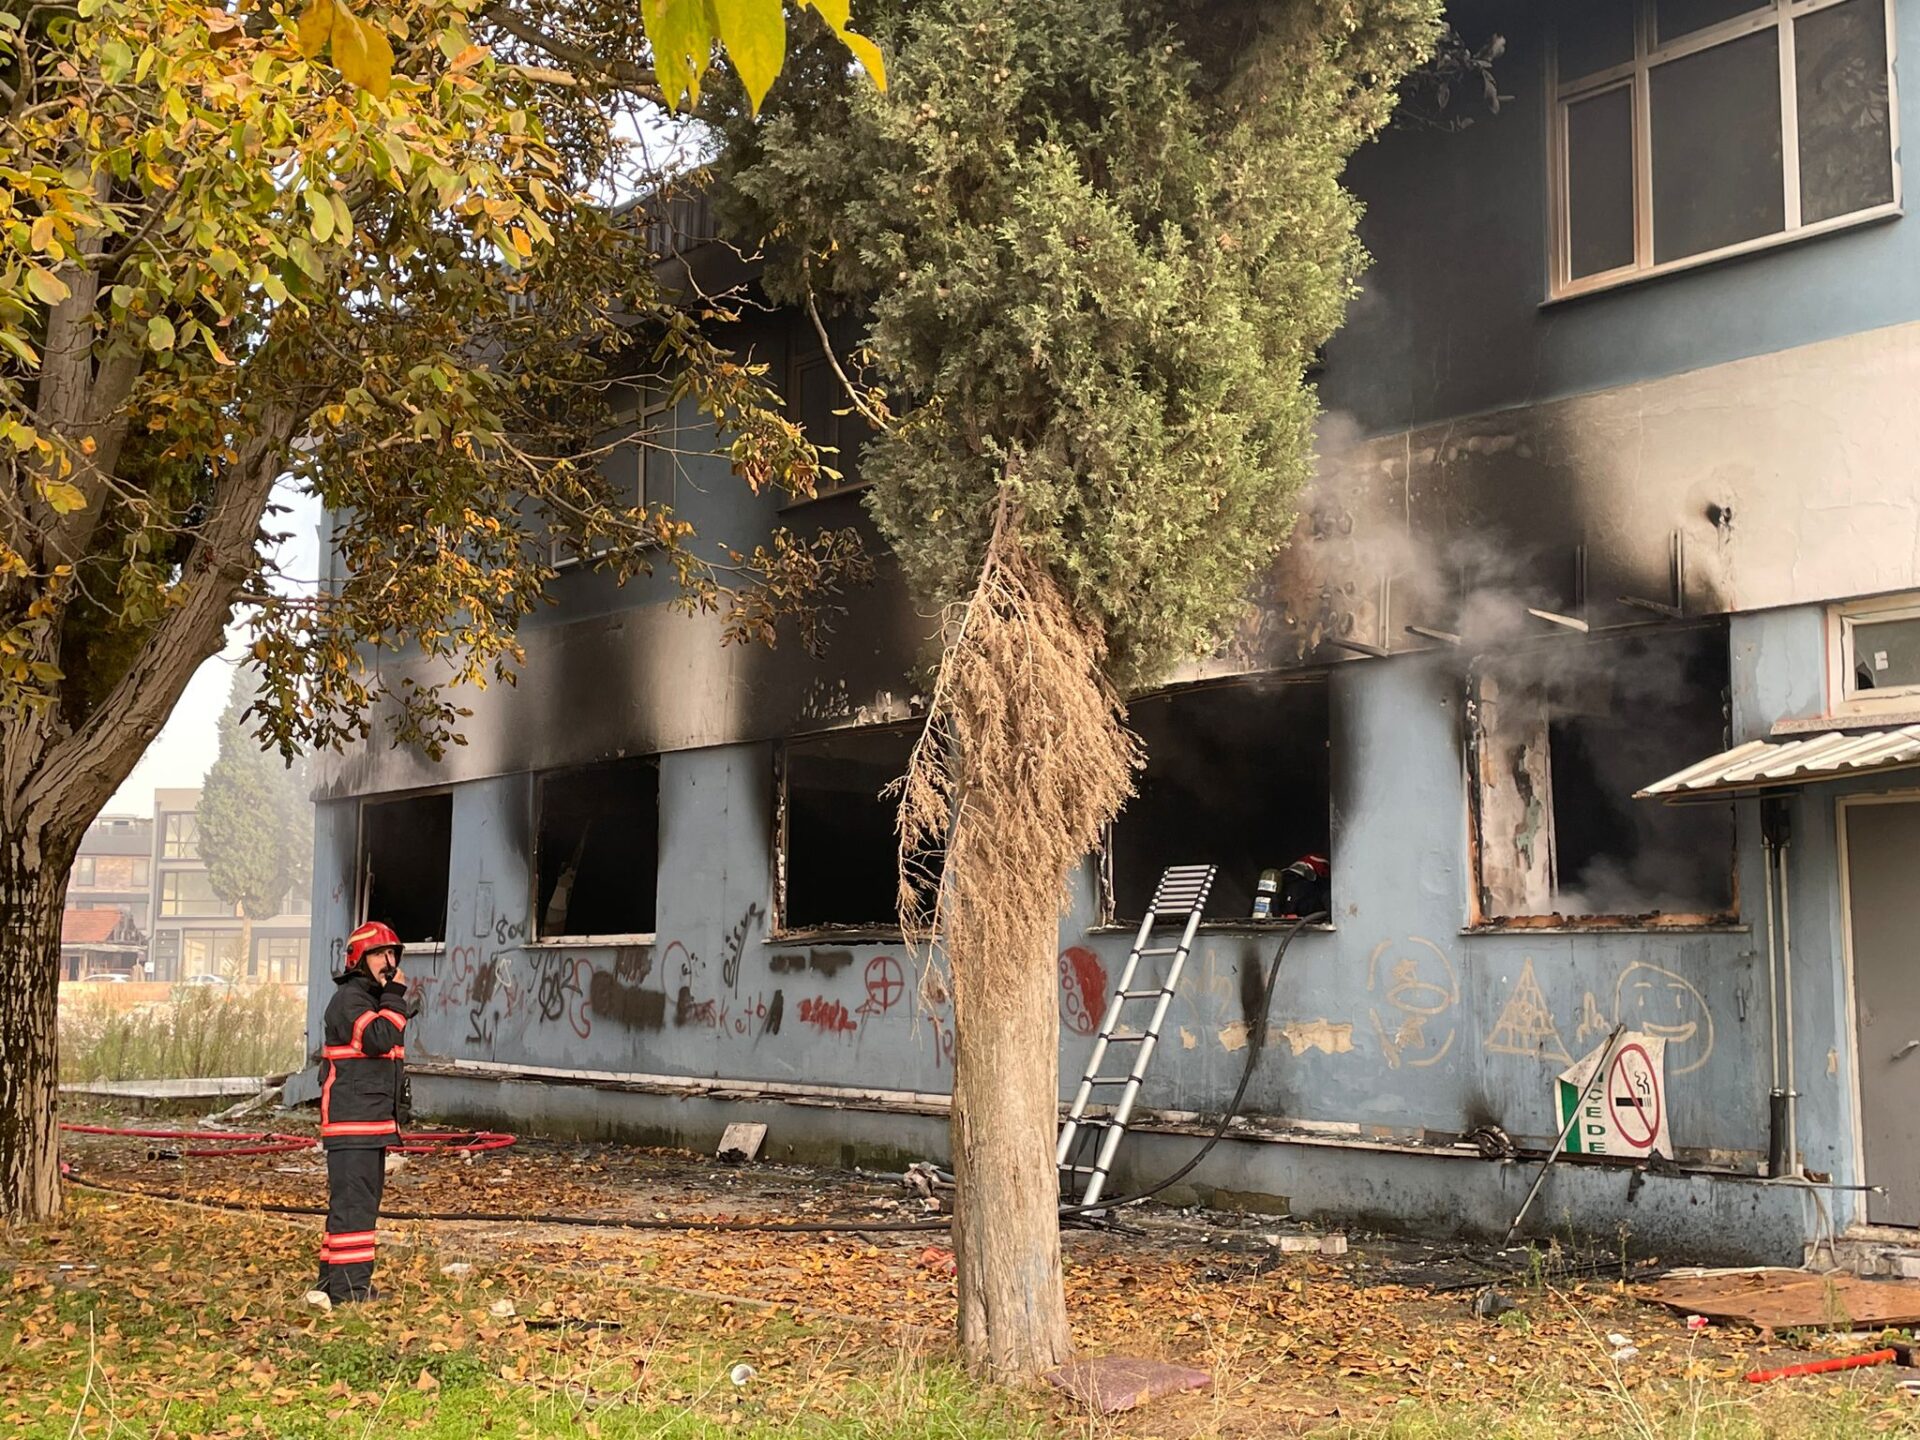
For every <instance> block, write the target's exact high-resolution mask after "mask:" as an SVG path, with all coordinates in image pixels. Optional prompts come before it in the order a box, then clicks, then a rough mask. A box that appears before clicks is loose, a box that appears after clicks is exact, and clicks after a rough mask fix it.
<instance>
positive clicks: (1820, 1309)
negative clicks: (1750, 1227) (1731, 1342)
mask: <svg viewBox="0 0 1920 1440" xmlns="http://www.w3.org/2000/svg"><path fill="white" fill-rule="evenodd" d="M1646 1294H1647V1298H1648V1299H1649V1300H1652V1301H1653V1302H1654V1303H1655V1304H1658V1305H1665V1306H1667V1307H1668V1308H1669V1309H1672V1310H1678V1311H1679V1312H1680V1313H1681V1314H1683V1315H1703V1316H1705V1317H1706V1318H1707V1319H1708V1320H1712V1321H1720V1322H1723V1323H1735V1324H1740V1325H1750V1326H1752V1327H1753V1328H1754V1329H1756V1330H1759V1331H1760V1332H1761V1333H1762V1334H1771V1333H1772V1332H1774V1331H1777V1330H1881V1329H1885V1328H1888V1327H1899V1326H1906V1325H1914V1324H1920V1284H1915V1283H1913V1282H1911V1281H1905V1280H1862V1279H1860V1278H1858V1277H1857V1276H1853V1275H1815V1274H1810V1273H1809V1272H1807V1271H1805V1270H1786V1269H1778V1270H1743V1271H1738V1272H1731V1273H1729V1272H1719V1273H1713V1272H1709V1273H1706V1274H1699V1275H1673V1276H1669V1277H1668V1278H1666V1279H1664V1280H1662V1281H1661V1282H1660V1283H1659V1284H1657V1285H1655V1286H1653V1287H1652V1288H1651V1289H1649V1290H1648V1291H1647V1292H1646Z"/></svg>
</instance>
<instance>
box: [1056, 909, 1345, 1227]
mask: <svg viewBox="0 0 1920 1440" xmlns="http://www.w3.org/2000/svg"><path fill="white" fill-rule="evenodd" d="M1326 918H1327V912H1326V911H1324V910H1322V911H1319V912H1317V913H1315V914H1312V915H1302V916H1301V917H1300V918H1299V919H1297V920H1295V921H1294V922H1293V924H1292V925H1291V926H1289V927H1288V928H1287V933H1286V934H1284V935H1282V936H1281V937H1280V945H1279V948H1277V949H1276V950H1275V951H1274V952H1273V963H1272V964H1271V965H1269V966H1268V967H1267V983H1266V986H1265V988H1264V989H1262V990H1261V992H1260V1008H1259V1010H1258V1011H1256V1012H1255V1014H1254V1017H1253V1021H1252V1023H1251V1024H1250V1025H1249V1027H1248V1029H1247V1059H1246V1063H1245V1064H1244V1065H1242V1066H1241V1067H1240V1083H1239V1084H1238V1085H1237V1086H1235V1087H1234V1091H1233V1099H1231V1100H1229V1101H1228V1102H1227V1108H1226V1110H1225V1112H1224V1113H1223V1114H1222V1115H1221V1116H1220V1123H1219V1125H1218V1126H1216V1127H1215V1128H1214V1132H1213V1134H1211V1135H1209V1136H1208V1137H1207V1140H1206V1143H1205V1144H1204V1145H1202V1146H1201V1147H1200V1148H1199V1149H1198V1150H1196V1151H1195V1152H1194V1154H1193V1158H1192V1159H1190V1160H1188V1161H1187V1163H1186V1164H1184V1165H1182V1166H1181V1167H1180V1168H1179V1169H1178V1170H1176V1171H1174V1172H1173V1174H1171V1175H1169V1176H1167V1178H1166V1179H1164V1180H1162V1181H1161V1182H1160V1183H1159V1184H1157V1185H1153V1186H1150V1187H1149V1188H1147V1189H1145V1190H1141V1191H1138V1192H1136V1193H1135V1194H1132V1195H1123V1196H1121V1197H1120V1198H1118V1199H1116V1200H1107V1199H1104V1198H1103V1199H1101V1200H1098V1201H1096V1202H1095V1203H1094V1204H1092V1205H1072V1206H1067V1205H1063V1206H1061V1207H1060V1215H1061V1217H1062V1218H1063V1219H1068V1218H1071V1217H1073V1216H1076V1215H1091V1214H1095V1213H1097V1212H1099V1211H1102V1210H1111V1209H1116V1208H1118V1207H1119V1206H1122V1205H1137V1204H1139V1203H1140V1202H1141V1201H1142V1200H1147V1199H1151V1198H1152V1197H1153V1196H1155V1195H1158V1194H1159V1193H1160V1192H1161V1191H1163V1190H1166V1189H1168V1188H1170V1187H1171V1186H1173V1185H1175V1184H1177V1183H1179V1182H1180V1181H1181V1180H1184V1179H1185V1178H1186V1177H1187V1176H1188V1175H1191V1174H1192V1173H1193V1170H1194V1167H1195V1166H1197V1165H1198V1164H1199V1163H1200V1162H1201V1161H1202V1160H1204V1159H1206V1158H1207V1155H1208V1153H1209V1152H1211V1151H1212V1149H1213V1147H1214V1146H1216V1145H1218V1144H1219V1143H1220V1142H1221V1141H1222V1140H1224V1139H1225V1138H1226V1135H1227V1131H1228V1129H1229V1128H1230V1127H1231V1126H1232V1125H1233V1122H1234V1121H1235V1120H1237V1119H1239V1118H1240V1102H1241V1101H1242V1100H1244V1099H1245V1098H1246V1095H1247V1086H1248V1085H1249V1084H1250V1083H1251V1082H1252V1080H1253V1069H1254V1066H1255V1065H1257V1064H1258V1063H1259V1061H1260V1052H1261V1051H1262V1050H1263V1049H1264V1048H1266V1043H1267V1020H1268V1015H1269V1012H1270V1011H1271V1010H1272V1009H1273V987H1274V986H1275V985H1276V984H1278V983H1279V980H1280V962H1281V961H1283V960H1285V959H1286V958H1287V947H1288V946H1289V945H1291V944H1292V943H1293V937H1294V936H1296V935H1298V934H1299V933H1300V932H1301V930H1303V929H1304V928H1306V927H1307V926H1308V925H1311V924H1313V923H1315V922H1316V921H1320V920H1325V919H1326Z"/></svg>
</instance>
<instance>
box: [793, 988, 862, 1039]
mask: <svg viewBox="0 0 1920 1440" xmlns="http://www.w3.org/2000/svg"><path fill="white" fill-rule="evenodd" d="M800 1023H801V1024H802V1025H811V1026H813V1028H814V1029H816V1030H823V1031H825V1032H826V1033H827V1034H829V1035H847V1034H851V1033H852V1032H853V1031H855V1030H858V1029H859V1028H860V1022H859V1021H858V1020H855V1019H854V1018H853V1016H851V1015H849V1014H848V1013H847V1007H846V1006H845V1005H843V1004H842V1003H841V1002H840V1001H838V1000H828V999H825V998H823V997H821V996H815V997H814V998H813V999H811V1000H802V1001H801V1002H800Z"/></svg>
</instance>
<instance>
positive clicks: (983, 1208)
mask: <svg viewBox="0 0 1920 1440" xmlns="http://www.w3.org/2000/svg"><path fill="white" fill-rule="evenodd" d="M950 620H951V625H950V632H949V634H948V636H947V644H946V647H945V650H944V653H943V657H942V660H941V666H940V673H939V678H938V680H937V682H936V684H935V686H934V692H933V700H932V706H931V710H930V713H929V715H928V719H927V726H926V729H925V731H924V732H923V734H922V736H921V739H920V741H919V743H918V744H917V745H916V746H915V747H914V751H913V755H912V758H911V761H910V763H909V766H908V769H907V773H906V775H905V777H904V778H903V779H902V781H901V782H900V796H901V803H900V822H899V823H900V837H901V845H900V853H901V856H902V860H901V872H900V912H901V922H902V926H903V929H904V930H905V931H906V934H907V938H908V940H909V942H910V943H915V944H918V945H922V946H925V947H928V948H930V947H931V945H932V944H933V943H935V942H937V943H938V944H939V945H940V946H941V947H942V949H943V951H944V953H945V955H946V958H947V961H948V964H949V966H950V967H951V970H952V974H953V1016H954V1029H955V1034H956V1037H957V1044H956V1047H955V1071H954V1108H953V1117H954V1118H953V1125H954V1135H953V1152H954V1163H955V1166H956V1175H957V1179H958V1181H959V1184H958V1186H957V1190H956V1209H955V1214H954V1255H955V1259H956V1261H957V1263H958V1268H959V1272H960V1297H961V1303H960V1338H961V1343H962V1346H963V1347H964V1349H965V1350H966V1352H967V1354H968V1356H969V1358H970V1360H971V1361H972V1362H973V1363H974V1364H975V1366H976V1368H979V1369H983V1370H985V1371H986V1372H988V1373H989V1374H992V1375H995V1376H996V1377H1011V1376H1019V1375H1029V1374H1033V1373H1035V1372H1037V1371H1039V1370H1041V1369H1044V1368H1046V1367H1047V1366H1049V1365H1053V1364H1057V1363H1058V1362H1059V1361H1061V1360H1064V1359H1065V1358H1066V1356H1067V1353H1068V1349H1069V1344H1070V1336H1069V1331H1068V1327H1067V1318H1066V1306H1065V1301H1064V1296H1063V1293H1062V1289H1061V1285H1060V1275H1059V1264H1060V1262H1059V1243H1058V1231H1059V1216H1058V1214H1057V1209H1056V1207H1057V1205H1058V1182H1057V1178H1056V1175H1055V1171H1054V1166H1053V1141H1054V1131H1055V1127H1056V1124H1057V1112H1058V1103H1059V1074H1058V1062H1057V1060H1056V1056H1057V1054H1058V1046H1059V1024H1060V1017H1059V1008H1058V1004H1057V1000H1056V996H1055V993H1054V948H1055V944H1056V940H1057V935H1058V926H1059V917H1060V914H1061V912H1062V910H1063V909H1064V908H1065V903H1066V900H1067V880H1068V877H1069V875H1070V874H1071V873H1072V871H1073V869H1074V867H1076V866H1077V865H1078V864H1079V863H1080V860H1081V858H1082V857H1083V856H1084V855H1086V854H1087V852H1088V851H1089V850H1091V849H1092V848H1093V847H1094V845H1095V843H1096V841H1097V840H1098V838H1099V835H1100V832H1101V830H1102V828H1103V827H1104V826H1105V825H1106V824H1107V822H1108V821H1110V820H1111V819H1112V818H1113V817H1114V815H1115V814H1117V813H1118V811H1119V809H1120V806H1121V805H1122V804H1123V803H1124V802H1125V800H1126V798H1127V796H1128V795H1129V794H1131V793H1132V775H1133V771H1134V768H1135V765H1136V757H1137V754H1138V744H1137V742H1136V741H1135V739H1134V737H1133V736H1132V735H1131V734H1130V733H1129V732H1128V730H1127V728H1126V725H1125V723H1124V711H1123V709H1122V707H1121V704H1120V701H1119V699H1118V697H1117V696H1116V695H1115V693H1114V691H1113V688H1112V686H1111V685H1110V684H1109V683H1108V682H1107V680H1106V678H1105V676H1104V675H1103V673H1102V669H1101V666H1102V661H1103V659H1104V654H1103V647H1102V645H1101V643H1100V640H1099V638H1098V636H1097V635H1095V634H1094V633H1093V632H1092V631H1091V630H1089V629H1088V628H1087V627H1086V626H1085V625H1084V624H1082V623H1081V622H1080V621H1078V620H1076V619H1075V618H1074V615H1073V613H1072V611H1071V610H1070V609H1069V607H1068V605H1067V601H1066V598H1065V596H1063V595H1062V594H1061V591H1060V587H1059V586H1058V584H1056V583H1055V581H1054V580H1053V577H1052V576H1050V575H1049V574H1048V573H1047V572H1046V570H1045V568H1044V567H1042V566H1041V565H1040V564H1039V563H1037V562H1036V561H1035V560H1034V559H1033V558H1032V557H1031V556H1030V555H1029V554H1028V553H1027V551H1026V549H1025V548H1024V546H1023V545H1022V544H1021V539H1020V535H1019V529H1018V515H1017V512H1016V511H1014V510H1013V508H1012V507H1010V506H1009V505H1008V503H1007V501H1006V499H1005V496H1004V493H1003V496H1002V500H1001V514H1000V521H999V523H998V524H997V525H996V527H995V531H994V536H993V539H992V541H991V543H990V544H989V545H988V547H987V553H986V557H985V559H984V561H983V563H982V566H981V571H980V579H979V583H978V584H977V586H976V587H975V589H974V592H973V594H972V595H971V596H970V597H969V598H968V600H967V601H966V602H965V603H964V605H962V606H959V607H956V610H955V612H954V613H953V614H952V615H951V616H950ZM942 860H943V861H944V864H943V865H942V864H940V863H939V862H940V861H942ZM936 866H937V867H938V868H937V869H936ZM1036 1242H1037V1243H1036ZM1016 1312H1017V1313H1016ZM1010 1321H1013V1322H1016V1323H1009V1322H1010Z"/></svg>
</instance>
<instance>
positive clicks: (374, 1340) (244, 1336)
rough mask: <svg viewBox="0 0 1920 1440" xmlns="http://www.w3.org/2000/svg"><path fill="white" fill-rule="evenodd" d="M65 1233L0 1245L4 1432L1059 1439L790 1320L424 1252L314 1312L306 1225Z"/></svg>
mask: <svg viewBox="0 0 1920 1440" xmlns="http://www.w3.org/2000/svg"><path fill="white" fill-rule="evenodd" d="M70 1216H71V1220H70V1223H69V1224H68V1225H67V1226H65V1227H63V1228H62V1229H61V1230H59V1231H55V1232H40V1233H38V1234H35V1233H30V1232H15V1233H14V1234H12V1235H9V1236H6V1237H4V1239H0V1266H4V1267H7V1268H6V1269H0V1434H6V1435H8V1436H19V1437H22V1440H81V1437H100V1440H108V1437H113V1440H135V1437H139V1440H159V1437H161V1436H194V1437H203V1436H204V1437H231V1440H239V1437H245V1436H253V1435H264V1436H273V1437H285V1440H323V1437H325V1440H338V1437H341V1436H353V1437H371V1436H387V1435H410V1436H413V1435H417V1436H426V1437H432V1440H465V1437H469V1436H473V1437H501V1440H506V1437H522V1436H542V1437H544V1436H556V1437H580V1440H708V1437H720V1436H744V1437H763V1436H767V1437H770V1436H776V1435H779V1436H787V1435H815V1436H820V1437H828V1440H909V1437H921V1436H929V1435H932V1436H941V1437H949V1440H976V1437H978V1440H986V1437H998V1436H1008V1437H1036V1440H1037V1437H1039V1436H1040V1435H1042V1434H1044V1433H1046V1432H1045V1430H1044V1428H1043V1417H1042V1416H1041V1414H1040V1412H1039V1411H1038V1410H1037V1409H1036V1408H1035V1407H1034V1406H1032V1405H1031V1404H1030V1403H1029V1402H1028V1401H1027V1400H1025V1399H1024V1398H1023V1397H1017V1396H1012V1397H1010V1396H1004V1395H999V1394H995V1393H991V1392H986V1391H983V1390H981V1389H980V1388H978V1387H976V1386H975V1385H974V1384H973V1383H972V1382H971V1381H970V1380H968V1378H967V1377H966V1375H965V1374H964V1372H963V1371H962V1370H961V1369H960V1368H959V1367H958V1366H956V1365H955V1364H954V1363H953V1362H952V1360H951V1358H950V1357H948V1356H946V1355H943V1354H938V1353H926V1352H924V1351H923V1350H921V1349H919V1348H916V1347H913V1346H906V1347H902V1346H898V1345H895V1344H893V1343H891V1342H887V1341H884V1340H876V1339H875V1338H874V1337H873V1336H870V1335H866V1334H858V1333H849V1332H848V1331H846V1330H844V1329H835V1328H833V1327H830V1326H829V1327H823V1326H817V1325H809V1324H807V1323H805V1322H801V1321H798V1320H795V1319H794V1318H793V1317H791V1316H784V1317H783V1316H780V1315H775V1314H772V1313H770V1312H764V1311H758V1310H753V1311H748V1310H745V1309H744V1308H741V1309H736V1308H735V1307H731V1306H726V1305H719V1304H713V1303H708V1302H702V1301H696V1300H691V1299H688V1298H686V1297H682V1296H675V1295H666V1294H661V1293H658V1292H644V1291H635V1290H633V1289H631V1288H627V1287H605V1286H601V1285H599V1284H596V1283H595V1282H594V1281H593V1280H592V1279H591V1278H590V1277H587V1278H584V1279H583V1280H582V1281H581V1282H580V1283H578V1284H575V1283H572V1282H571V1281H570V1280H556V1279H555V1278H554V1277H552V1276H551V1275H548V1274H545V1273H543V1272H532V1271H527V1270H522V1269H516V1268H513V1267H500V1268H492V1267H488V1266H486V1265H485V1264H484V1262H483V1263H481V1264H480V1265H479V1267H478V1268H477V1269H476V1271H475V1273H474V1274H472V1275H470V1276H465V1277H460V1278H457V1279H456V1278H449V1277H447V1276H445V1275H443V1274H441V1273H440V1270H441V1264H442V1260H443V1258H444V1257H441V1256H436V1255H433V1254H431V1253H429V1252H427V1251H425V1250H413V1251H399V1250H394V1251H389V1252H387V1255H386V1256H385V1257H384V1258H383V1261H382V1265H381V1273H380V1276H379V1283H380V1284H381V1286H382V1288H383V1289H385V1290H386V1291H387V1292H388V1298H386V1299H385V1300H383V1301H382V1302H381V1303H379V1304H377V1305H374V1306H368V1307H352V1308H343V1309H341V1310H338V1311H335V1312H333V1313H331V1314H322V1313H320V1312H317V1311H314V1310H311V1309H309V1308H307V1307H306V1306H305V1305H304V1304H303V1303H302V1301H301V1298H300V1297H301V1293H302V1292H303V1291H304V1290H305V1288H306V1285H307V1282H308V1276H309V1275H310V1274H311V1266H312V1263H313V1253H312V1241H313V1236H312V1235H311V1234H309V1233H306V1232H305V1230H304V1229H302V1228H299V1227H291V1226H284V1225H277V1224H271V1223H268V1222H262V1221H252V1220H247V1219H243V1218H233V1219H229V1218H227V1217H225V1216H219V1215H209V1214H206V1213H204V1212H197V1211H166V1210H163V1209H162V1207H158V1206H155V1205H152V1204H149V1203H141V1202H136V1203H134V1204H130V1205H126V1206H122V1205H118V1204H115V1203H112V1202H107V1201H103V1200H101V1199H99V1198H98V1197H94V1196H81V1197H77V1198H75V1199H74V1200H73V1201H72V1202H70ZM93 1263H97V1264H99V1266H100V1269H99V1270H98V1271H92V1270H87V1269H84V1268H80V1269H64V1270H63V1269H62V1268H61V1266H62V1265H63V1264H65V1265H68V1266H85V1265H87V1264H93ZM504 1296H511V1297H512V1299H513V1301H514V1304H515V1306H516V1309H517V1311H518V1313H517V1315H515V1316H513V1317H504V1318H503V1317H499V1316H496V1315H494V1314H493V1313H492V1310H491V1306H492V1305H493V1303H494V1302H495V1301H497V1300H498V1299H500V1298H502V1297H504ZM569 1317H572V1318H573V1319H576V1320H577V1319H580V1318H582V1317H585V1318H590V1319H613V1320H617V1321H618V1322H619V1328H617V1329H614V1328H596V1327H594V1326H590V1325H585V1324H570V1323H567V1321H568V1319H569ZM528 1320H531V1321H533V1322H534V1323H533V1324H532V1325H529V1324H528V1323H526V1322H527V1321H528ZM543 1326H550V1327H551V1328H543ZM743 1362H744V1363H747V1364H749V1365H751V1366H753V1367H754V1374H753V1375H752V1376H751V1377H750V1378H747V1379H746V1380H745V1382H744V1383H743V1384H739V1385H736V1384H735V1383H734V1382H733V1380H732V1378H731V1374H730V1372H732V1371H733V1369H734V1367H735V1366H736V1365H738V1364H740V1363H743Z"/></svg>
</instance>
